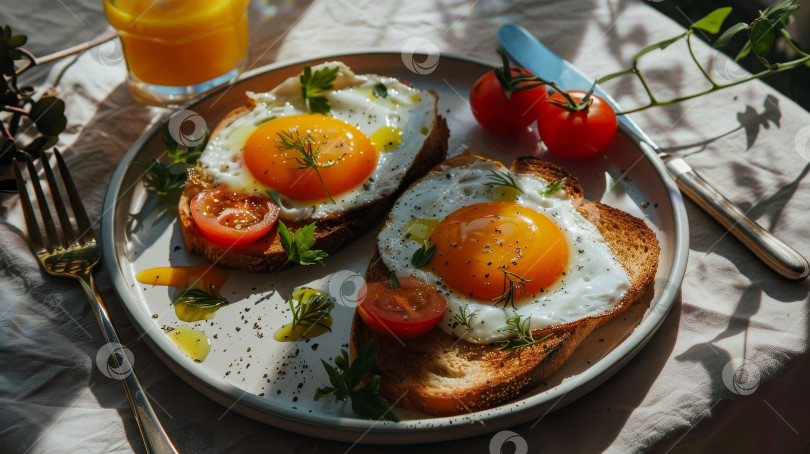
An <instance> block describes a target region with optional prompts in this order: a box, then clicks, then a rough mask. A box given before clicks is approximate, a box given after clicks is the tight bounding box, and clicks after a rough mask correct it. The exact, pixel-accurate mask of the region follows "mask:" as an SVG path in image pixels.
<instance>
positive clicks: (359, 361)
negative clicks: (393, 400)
mask: <svg viewBox="0 0 810 454" xmlns="http://www.w3.org/2000/svg"><path fill="white" fill-rule="evenodd" d="M373 342H374V341H372V340H369V341H368V342H366V343H365V344H363V346H362V347H361V348H360V351H359V352H358V353H357V357H356V358H355V359H354V361H349V354H348V353H347V352H346V350H341V351H340V355H339V356H337V357H335V367H333V366H332V365H330V364H328V363H327V362H326V361H324V360H321V363H323V367H324V369H326V373H327V375H329V383H331V385H332V386H325V387H323V388H318V389H317V390H316V391H315V400H320V399H324V398H328V397H332V396H334V397H335V398H336V399H338V400H340V401H342V402H346V399H349V400H351V401H352V411H354V412H355V413H356V414H357V415H358V416H360V417H362V418H366V419H372V420H380V419H383V420H387V421H399V419H397V417H396V416H395V415H394V414H393V413H392V412H391V405H390V404H389V403H388V401H386V400H385V399H384V398H383V397H382V396H380V394H379V391H380V376H379V375H373V376H372V377H371V379H370V380H369V381H368V382H367V383H365V384H363V378H364V377H365V376H366V374H368V371H369V370H370V369H371V367H372V366H373V365H374V362H375V361H376V357H375V352H374V344H373Z"/></svg>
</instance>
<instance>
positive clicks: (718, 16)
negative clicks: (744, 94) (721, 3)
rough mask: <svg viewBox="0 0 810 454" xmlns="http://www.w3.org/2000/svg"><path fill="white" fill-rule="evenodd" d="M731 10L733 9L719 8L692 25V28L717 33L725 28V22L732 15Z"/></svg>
mask: <svg viewBox="0 0 810 454" xmlns="http://www.w3.org/2000/svg"><path fill="white" fill-rule="evenodd" d="M731 10H732V8H731V7H730V6H726V7H725V8H718V9H716V10H714V11H712V12H711V13H709V14H708V15H706V17H704V18H703V19H700V20H699V21H697V22H695V23H694V24H692V26H691V27H690V28H699V29H701V30H704V31H707V32H709V33H712V34H714V33H717V32H719V31H720V29H721V28H722V27H723V21H725V20H726V17H728V15H729V14H731Z"/></svg>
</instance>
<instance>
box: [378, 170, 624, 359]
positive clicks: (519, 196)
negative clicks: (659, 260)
mask: <svg viewBox="0 0 810 454" xmlns="http://www.w3.org/2000/svg"><path fill="white" fill-rule="evenodd" d="M492 171H497V172H499V173H500V174H501V175H504V176H508V177H510V178H511V179H512V180H513V181H514V182H515V185H516V186H517V187H518V188H519V189H520V190H516V189H514V188H512V187H509V186H502V185H493V184H492V181H493V180H492ZM552 184H553V182H549V181H545V180H543V179H541V178H538V177H536V176H533V175H526V174H519V173H514V172H510V171H509V170H508V169H506V168H504V167H503V166H502V165H500V164H499V163H496V162H494V161H479V162H475V163H472V164H468V165H466V166H463V167H453V168H450V167H447V168H442V169H441V171H439V172H435V171H434V172H431V173H430V174H428V175H427V176H426V177H425V178H423V179H422V180H421V181H420V182H419V183H418V184H416V185H415V186H413V187H411V188H410V189H409V190H408V191H406V192H405V193H404V194H403V195H402V196H401V197H400V199H399V200H398V201H397V203H396V204H395V205H394V207H393V208H392V210H391V214H390V215H389V219H388V221H387V222H386V225H385V226H384V228H383V230H382V231H381V233H380V234H379V236H378V241H377V245H378V248H379V250H380V255H381V257H382V260H383V262H384V263H385V265H386V266H387V267H388V268H389V269H390V270H392V271H394V272H395V273H396V274H397V275H399V276H405V275H414V276H418V277H420V278H422V279H424V280H426V281H427V282H431V283H435V285H436V287H437V289H438V290H439V291H441V292H442V293H443V294H444V295H445V297H446V299H447V303H448V309H447V312H446V313H445V314H444V319H443V320H442V322H440V323H439V327H440V328H441V329H442V330H443V331H445V332H446V333H448V334H450V335H454V336H457V337H461V338H463V339H464V340H467V341H470V342H474V343H490V342H494V341H500V340H504V339H507V338H508V337H509V336H510V333H509V332H508V330H505V328H507V327H508V325H507V320H508V319H509V318H510V317H513V316H514V315H515V314H519V315H521V316H524V317H531V318H530V319H529V320H530V325H529V326H530V328H531V329H532V330H535V329H541V328H549V327H553V326H557V325H563V324H567V323H571V322H575V321H577V320H581V319H583V318H586V317H589V316H595V315H602V314H604V313H606V312H608V311H610V310H611V309H612V308H613V307H614V306H615V305H616V304H617V303H618V302H619V301H621V299H622V298H623V297H624V295H625V293H626V292H627V290H628V289H629V288H630V286H631V284H630V280H629V278H628V276H627V273H626V272H625V270H624V269H623V268H622V266H621V265H620V264H619V263H618V262H617V260H616V258H615V257H614V256H613V254H612V253H611V251H610V249H609V248H608V245H607V244H606V243H605V240H604V239H603V238H602V236H601V234H600V233H599V231H598V230H597V228H596V227H595V226H594V225H593V224H592V223H591V222H589V221H588V220H587V219H586V218H585V216H583V215H582V214H580V213H579V212H578V211H577V210H576V208H575V206H574V201H573V199H572V198H571V197H570V196H569V195H568V193H567V192H566V191H565V190H564V189H562V188H560V189H557V190H555V189H554V186H552ZM520 191H522V193H521V192H520ZM593 215H594V216H596V215H598V213H597V212H596V211H594V213H593ZM423 245H435V247H436V248H435V251H434V254H433V258H432V260H431V261H430V263H429V264H428V265H426V266H423V267H421V268H416V267H414V266H413V264H412V263H411V259H412V257H413V254H414V252H415V251H416V250H417V249H419V248H420V247H422V246H423ZM510 282H511V285H510ZM510 287H511V288H512V290H513V291H512V292H511V296H512V297H513V298H512V299H510V298H509V296H510V292H509V288H510ZM456 314H466V316H467V317H469V322H470V323H469V324H468V326H464V325H462V324H461V323H459V322H458V320H457V319H456Z"/></svg>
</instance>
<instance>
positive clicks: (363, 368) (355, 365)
mask: <svg viewBox="0 0 810 454" xmlns="http://www.w3.org/2000/svg"><path fill="white" fill-rule="evenodd" d="M376 358H377V356H376V352H375V351H374V343H373V342H366V343H365V344H363V346H362V347H360V350H359V351H358V352H357V357H356V358H354V361H352V363H351V365H350V366H349V379H350V380H349V389H350V390H353V389H354V388H355V387H356V386H357V385H359V384H360V383H361V382H362V381H363V377H365V376H366V374H367V373H368V371H369V370H371V367H372V366H374V362H375V361H376Z"/></svg>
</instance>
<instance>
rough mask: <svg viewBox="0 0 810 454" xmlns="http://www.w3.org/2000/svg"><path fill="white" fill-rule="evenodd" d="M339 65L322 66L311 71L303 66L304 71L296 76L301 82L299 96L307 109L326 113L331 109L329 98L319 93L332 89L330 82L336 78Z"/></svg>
mask: <svg viewBox="0 0 810 454" xmlns="http://www.w3.org/2000/svg"><path fill="white" fill-rule="evenodd" d="M339 70H340V68H339V67H337V66H335V67H334V68H323V69H319V70H318V71H315V72H314V73H313V72H312V68H310V67H309V66H305V67H304V71H303V72H302V73H301V76H300V77H299V78H298V81H299V82H300V83H301V97H302V98H303V99H304V102H305V103H306V105H307V109H308V110H309V111H310V112H312V113H320V114H324V115H327V114H329V111H330V110H331V109H332V106H331V105H330V104H329V100H328V99H326V97H324V96H321V94H322V93H323V92H325V91H327V90H331V89H332V82H334V81H335V79H336V78H337V73H338V71H339Z"/></svg>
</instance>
